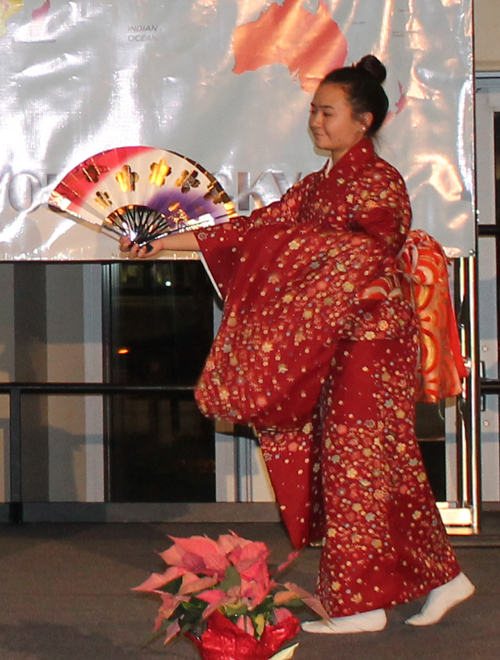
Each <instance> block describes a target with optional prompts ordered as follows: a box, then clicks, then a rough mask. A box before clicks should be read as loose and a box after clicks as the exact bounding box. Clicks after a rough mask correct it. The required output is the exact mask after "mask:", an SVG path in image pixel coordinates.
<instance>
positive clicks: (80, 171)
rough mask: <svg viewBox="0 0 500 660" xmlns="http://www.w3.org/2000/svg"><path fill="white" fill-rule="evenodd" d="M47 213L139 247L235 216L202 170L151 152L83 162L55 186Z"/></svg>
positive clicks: (119, 151)
mask: <svg viewBox="0 0 500 660" xmlns="http://www.w3.org/2000/svg"><path fill="white" fill-rule="evenodd" d="M49 208H51V209H52V210H53V211H56V212H59V213H61V212H63V213H67V214H69V215H70V216H71V217H73V218H75V219H77V220H84V221H86V222H90V223H92V224H94V225H99V226H100V227H101V228H103V229H105V230H108V231H110V232H112V233H114V234H118V235H120V236H128V237H129V238H130V240H131V241H132V242H134V243H137V244H138V245H146V244H147V243H149V242H150V241H152V240H154V239H156V238H162V237H163V236H167V235H168V234H172V233H175V232H183V231H192V230H194V229H200V228H202V227H209V226H212V225H215V224H219V223H222V222H227V221H228V219H229V218H231V217H233V216H234V215H235V214H236V213H235V208H234V204H233V203H232V202H231V200H230V198H229V196H228V195H227V193H226V192H225V191H224V189H223V188H222V186H221V185H220V183H219V182H218V181H217V179H215V177H214V176H212V175H211V174H210V173H209V172H207V171H206V170H205V169H204V168H203V167H202V166H201V165H199V164H198V163H195V162H194V161H193V160H190V159H189V158H186V157H185V156H181V155H180V154H177V153H175V152H173V151H165V150H162V149H154V148H151V147H119V148H116V149H109V150H108V151H103V152H101V153H99V154H96V155H95V156H92V157H91V158H87V160H85V161H84V162H83V163H80V165H77V166H76V167H75V168H74V169H72V170H71V172H69V173H68V174H67V175H66V176H65V177H64V179H63V180H62V181H61V182H60V183H59V184H58V185H57V186H56V188H55V189H54V191H53V192H52V194H51V196H50V199H49Z"/></svg>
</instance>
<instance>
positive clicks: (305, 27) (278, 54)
mask: <svg viewBox="0 0 500 660" xmlns="http://www.w3.org/2000/svg"><path fill="white" fill-rule="evenodd" d="M303 4H304V3H303V2H302V0H285V2H284V3H283V5H279V4H277V3H274V4H272V5H270V6H269V7H268V8H267V9H266V10H265V11H263V12H262V14H261V15H260V16H259V17H258V18H257V19H256V20H255V21H253V22H251V23H247V24H246V25H241V26H239V27H237V28H236V30H235V31H234V32H233V48H234V57H235V66H234V68H233V71H234V73H243V72H245V71H256V70H257V69H260V68H261V67H263V66H267V65H269V64H284V65H285V66H286V67H288V69H289V71H290V73H291V74H292V76H293V77H294V78H298V80H299V81H300V86H301V87H302V89H303V90H304V91H305V92H307V93H308V94H313V93H314V91H315V90H316V88H317V86H318V84H319V83H320V82H321V80H323V78H324V77H325V76H326V75H327V73H329V72H330V71H332V70H333V69H337V68H339V67H341V66H344V64H345V61H346V58H347V50H348V46H347V40H346V38H345V37H344V35H343V34H342V31H341V29H340V27H339V26H338V24H337V23H336V22H335V21H334V20H333V17H332V15H331V14H330V8H329V7H328V5H327V3H326V2H325V1H324V0H320V3H319V5H318V8H317V11H316V12H315V13H311V12H310V11H308V10H307V9H305V8H304V7H303V6H302V5H303Z"/></svg>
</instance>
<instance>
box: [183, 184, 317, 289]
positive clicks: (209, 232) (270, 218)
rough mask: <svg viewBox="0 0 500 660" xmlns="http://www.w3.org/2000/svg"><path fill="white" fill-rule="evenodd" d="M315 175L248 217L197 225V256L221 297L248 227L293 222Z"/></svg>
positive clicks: (230, 276)
mask: <svg viewBox="0 0 500 660" xmlns="http://www.w3.org/2000/svg"><path fill="white" fill-rule="evenodd" d="M314 177H315V175H314V174H313V175H309V176H307V177H305V178H304V179H302V181H299V182H298V183H296V184H295V185H294V186H292V187H291V188H290V189H289V190H288V191H287V192H286V193H285V194H284V195H283V197H282V198H281V199H280V200H278V201H276V202H273V203H272V204H269V205H268V206H264V207H262V208H259V209H255V210H254V211H253V212H252V213H251V214H250V215H249V216H248V217H246V216H237V217H235V218H233V219H232V220H231V221H230V222H225V223H223V224H220V225H217V226H215V227H211V228H210V229H200V230H198V231H197V232H195V233H196V237H197V239H198V243H199V246H200V251H201V258H202V261H203V263H204V265H205V267H206V269H207V270H208V272H209V275H210V277H211V279H212V282H213V283H214V284H215V286H216V288H217V289H218V291H219V293H220V295H221V297H222V298H224V299H225V298H226V296H227V293H228V291H229V287H230V285H231V282H232V279H233V276H234V273H235V271H236V270H237V268H238V264H239V262H240V257H241V249H242V245H243V241H244V240H245V237H246V235H247V233H248V231H249V230H250V229H253V228H255V227H263V226H267V225H272V224H279V225H282V224H291V225H293V224H296V222H297V220H298V217H299V212H300V208H301V206H302V201H303V199H304V195H305V193H306V191H307V189H308V188H309V187H310V185H311V183H312V181H314Z"/></svg>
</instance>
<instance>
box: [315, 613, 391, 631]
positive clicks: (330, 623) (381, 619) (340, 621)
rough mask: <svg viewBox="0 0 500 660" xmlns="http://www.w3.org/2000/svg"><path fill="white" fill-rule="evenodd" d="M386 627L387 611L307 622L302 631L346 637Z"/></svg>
mask: <svg viewBox="0 0 500 660" xmlns="http://www.w3.org/2000/svg"><path fill="white" fill-rule="evenodd" d="M386 625H387V616H386V614H385V610H371V611H370V612H362V613H361V614H353V615H351V616H341V617H337V618H335V619H322V620H321V621H306V622H305V623H303V624H302V630H305V631H306V632H311V633H320V634H323V635H344V634H346V633H360V632H378V631H379V630H383V629H384V628H385V626H386Z"/></svg>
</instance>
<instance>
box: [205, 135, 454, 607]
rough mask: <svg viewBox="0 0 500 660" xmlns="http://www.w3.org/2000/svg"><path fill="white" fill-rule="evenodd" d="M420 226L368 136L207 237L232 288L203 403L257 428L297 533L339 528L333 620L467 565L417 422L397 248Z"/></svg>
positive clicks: (400, 598)
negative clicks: (451, 533) (461, 562)
mask: <svg viewBox="0 0 500 660" xmlns="http://www.w3.org/2000/svg"><path fill="white" fill-rule="evenodd" d="M410 222H411V210H410V204H409V200H408V195H407V192H406V187H405V184H404V182H403V180H402V178H401V176H400V175H399V173H398V172H397V171H396V170H395V169H394V168H393V167H392V166H391V165H389V164H388V163H386V162H385V161H383V160H382V159H380V158H379V157H378V156H377V155H376V154H375V152H374V150H373V146H372V144H371V141H370V140H368V139H365V140H362V141H361V142H359V143H358V144H356V145H355V146H354V147H353V148H352V149H351V150H350V151H349V152H348V153H347V154H346V155H344V157H343V158H342V159H341V160H340V161H339V162H338V163H337V164H336V165H335V166H334V167H332V168H330V167H329V164H327V165H326V166H325V167H324V168H323V169H322V170H321V171H320V172H316V173H313V174H311V175H309V176H307V177H305V178H304V179H303V180H302V181H300V182H299V183H298V184H296V185H295V186H293V187H292V188H291V189H290V190H289V191H288V192H287V193H286V194H285V195H284V196H283V198H282V199H281V200H280V201H278V202H275V203H273V204H271V205H270V206H267V207H265V208H263V209H258V210H256V211H254V212H253V213H252V214H251V216H250V217H248V218H244V217H239V218H237V219H235V221H234V222H231V224H225V225H220V226H218V227H216V228H213V229H209V230H205V231H200V232H198V233H197V236H198V240H199V243H200V247H201V249H202V251H203V254H204V257H205V259H206V261H207V263H208V266H209V268H210V270H211V272H212V275H213V276H214V278H215V280H216V282H217V283H218V286H219V287H220V289H221V291H222V292H223V295H224V298H225V308H224V316H223V320H222V324H221V328H220V331H219V333H218V335H217V337H216V339H215V341H214V344H213V347H212V350H211V352H210V355H209V357H208V359H207V362H206V366H205V369H204V372H203V374H202V377H201V379H200V382H199V384H198V387H197V390H196V398H197V401H198V405H199V406H200V409H201V411H202V412H203V413H204V414H206V415H209V416H214V417H219V418H222V419H225V420H229V421H235V422H244V423H250V424H253V425H254V427H255V428H256V431H257V435H258V437H259V442H260V444H261V447H262V451H263V455H264V458H265V460H266V465H267V467H268V470H269V474H270V478H271V481H272V484H273V487H274V490H275V494H276V498H277V501H278V503H279V506H280V510H281V513H282V516H283V519H284V522H285V524H286V525H287V528H288V531H289V533H290V537H291V540H292V543H293V544H294V545H295V546H296V547H302V546H304V545H306V544H307V543H309V542H311V541H317V540H320V539H324V546H323V551H322V556H321V560H320V569H319V578H318V595H319V596H320V598H321V600H322V602H323V604H324V606H325V608H326V609H327V611H328V612H329V614H330V615H331V616H346V615H350V614H355V613H359V612H363V611H367V610H372V609H378V608H389V607H392V606H394V605H396V604H398V603H402V602H407V601H409V600H413V599H415V598H418V597H420V596H422V595H425V594H426V593H428V592H429V591H430V590H431V589H433V588H435V587H437V586H439V585H441V584H443V583H445V582H447V581H448V580H450V579H452V578H453V577H455V576H456V575H457V574H458V573H459V572H460V568H459V566H458V564H457V561H456V559H455V556H454V553H453V550H452V549H451V546H450V544H449V540H448V537H447V534H446V531H445V529H444V527H443V524H442V522H441V518H440V515H439V513H438V511H437V509H436V506H435V502H434V497H433V495H432V492H431V489H430V486H429V483H428V480H427V476H426V474H425V470H424V467H423V464H422V459H421V455H420V451H419V448H418V443H417V440H416V437H415V431H414V422H415V399H416V393H415V392H416V386H417V378H416V374H417V354H418V345H419V336H418V328H417V323H416V317H415V314H414V311H413V309H412V305H411V303H410V301H409V300H408V299H407V297H406V296H405V295H403V292H402V286H401V281H400V274H399V268H400V266H399V262H398V259H397V257H398V253H399V252H400V250H401V248H402V246H403V244H404V242H405V239H406V236H407V233H408V231H409V227H410Z"/></svg>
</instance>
